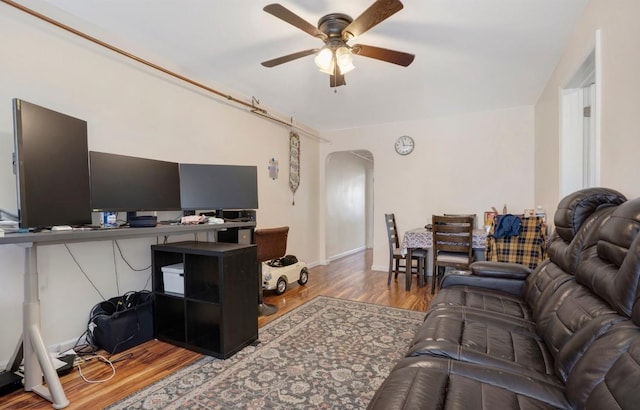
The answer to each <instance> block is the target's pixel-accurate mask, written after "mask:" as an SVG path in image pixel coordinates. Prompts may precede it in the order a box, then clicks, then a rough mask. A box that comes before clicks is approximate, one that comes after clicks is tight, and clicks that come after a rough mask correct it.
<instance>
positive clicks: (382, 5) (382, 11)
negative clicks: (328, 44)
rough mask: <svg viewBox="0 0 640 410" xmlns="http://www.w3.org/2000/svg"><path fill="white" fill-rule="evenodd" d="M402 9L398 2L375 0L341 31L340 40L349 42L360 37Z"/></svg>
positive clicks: (393, 0) (394, 0)
mask: <svg viewBox="0 0 640 410" xmlns="http://www.w3.org/2000/svg"><path fill="white" fill-rule="evenodd" d="M403 7H404V6H403V5H402V3H401V2H400V1H399V0H377V1H376V2H375V3H373V4H372V5H371V6H369V8H368V9H366V10H365V11H364V12H363V13H362V14H361V15H359V16H358V17H357V18H356V19H355V20H353V21H352V22H351V24H349V25H348V26H347V27H346V28H345V29H344V30H342V38H343V39H345V40H349V39H351V38H353V37H357V36H359V35H361V34H362V33H364V32H365V31H367V30H369V29H371V28H372V27H373V26H375V25H377V24H378V23H380V22H381V21H384V20H386V19H387V18H389V17H391V16H392V15H394V14H395V13H397V12H399V11H400V10H402V8H403Z"/></svg>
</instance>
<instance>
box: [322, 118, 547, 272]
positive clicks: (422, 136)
mask: <svg viewBox="0 0 640 410" xmlns="http://www.w3.org/2000/svg"><path fill="white" fill-rule="evenodd" d="M405 134H406V135H410V136H412V137H413V139H414V140H415V143H416V148H415V150H414V152H413V153H412V154H410V155H408V156H400V155H397V154H395V152H394V148H393V144H394V141H395V140H396V138H398V137H399V136H401V135H405ZM322 136H323V138H327V139H329V140H330V141H331V143H330V144H322V145H321V146H320V156H321V158H327V156H328V155H330V154H331V153H332V152H339V151H346V150H357V149H365V150H368V151H370V152H371V153H372V154H373V157H374V158H375V171H374V172H375V182H374V187H373V192H374V197H375V199H374V206H373V208H374V244H373V248H374V256H373V268H374V269H377V270H386V269H387V266H388V264H387V261H388V259H387V258H388V247H387V243H386V241H387V236H386V228H385V225H384V218H383V217H384V214H385V213H389V212H393V213H395V214H396V220H397V222H398V228H399V230H400V232H401V233H402V232H404V230H406V229H411V228H415V227H419V226H424V225H425V224H427V223H430V221H431V216H432V215H433V214H439V213H445V212H447V213H476V214H477V215H478V220H479V222H478V224H481V223H482V222H481V219H482V213H483V212H484V211H486V210H489V209H490V208H491V207H492V206H495V207H496V208H498V209H500V210H502V206H503V205H504V204H507V207H508V210H509V211H510V212H514V213H516V212H517V213H520V212H522V211H523V210H524V209H525V208H533V207H534V206H535V205H536V204H535V203H534V201H533V198H534V197H533V192H534V191H533V186H534V180H533V146H534V142H533V107H519V108H513V109H505V110H498V111H486V112H476V113H470V114H465V115H459V116H454V117H442V118H431V119H425V120H422V121H413V122H403V123H392V124H383V125H376V126H371V127H363V128H354V129H345V130H339V131H333V132H328V133H323V134H322ZM320 165H321V166H322V167H324V166H325V164H324V161H321V162H320ZM324 173H325V171H324V170H321V171H320V176H321V184H323V185H324V184H326V183H327V182H326V181H324V180H322V176H323V175H324ZM321 195H322V192H321ZM325 199H326V198H322V199H321V201H324V200H325ZM327 254H328V253H327Z"/></svg>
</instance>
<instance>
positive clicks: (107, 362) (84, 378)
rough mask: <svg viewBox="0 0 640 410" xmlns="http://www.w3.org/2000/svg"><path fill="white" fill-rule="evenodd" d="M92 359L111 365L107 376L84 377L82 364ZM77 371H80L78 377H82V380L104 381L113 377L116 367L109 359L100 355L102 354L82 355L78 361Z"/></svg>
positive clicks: (89, 381) (91, 381)
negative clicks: (97, 378) (93, 378)
mask: <svg viewBox="0 0 640 410" xmlns="http://www.w3.org/2000/svg"><path fill="white" fill-rule="evenodd" d="M93 359H98V360H100V361H102V362H104V363H106V364H108V365H109V366H110V367H111V375H110V376H109V377H107V378H106V379H102V380H89V379H87V378H86V377H85V375H84V374H83V373H82V364H84V363H86V362H88V361H91V360H93ZM78 373H80V377H82V380H84V381H85V382H87V383H104V382H107V381H109V380H111V379H113V377H114V376H115V375H116V368H115V366H114V365H113V362H111V361H109V359H107V358H106V357H104V356H102V355H99V354H97V355H94V356H89V357H83V358H82V362H79V363H78Z"/></svg>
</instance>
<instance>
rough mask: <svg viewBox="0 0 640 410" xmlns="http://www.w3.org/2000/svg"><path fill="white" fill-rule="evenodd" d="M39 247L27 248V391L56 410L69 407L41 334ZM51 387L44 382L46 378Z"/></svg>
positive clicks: (25, 292)
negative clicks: (36, 395) (45, 400)
mask: <svg viewBox="0 0 640 410" xmlns="http://www.w3.org/2000/svg"><path fill="white" fill-rule="evenodd" d="M37 260H38V258H37V252H36V246H35V245H33V244H27V245H26V247H25V272H24V305H23V318H22V321H23V334H22V337H23V338H24V343H23V349H24V389H25V390H26V391H33V392H34V393H36V394H38V395H39V396H42V397H43V398H45V399H47V400H49V401H50V402H51V403H53V404H52V406H53V408H54V409H62V408H65V407H67V406H68V405H69V400H67V397H66V396H65V394H64V390H63V389H62V384H61V383H60V379H59V378H58V374H57V373H56V369H55V367H54V366H53V362H52V361H51V357H50V356H49V353H48V352H47V347H46V345H45V344H44V340H42V335H41V334H40V297H39V295H38V269H37ZM43 373H44V380H45V382H46V384H47V386H48V388H47V387H45V386H44V385H43V383H42V375H43Z"/></svg>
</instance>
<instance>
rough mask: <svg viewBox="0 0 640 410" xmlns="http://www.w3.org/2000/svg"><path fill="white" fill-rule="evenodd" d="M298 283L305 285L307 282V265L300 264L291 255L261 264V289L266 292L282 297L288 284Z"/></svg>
mask: <svg viewBox="0 0 640 410" xmlns="http://www.w3.org/2000/svg"><path fill="white" fill-rule="evenodd" d="M295 281H298V283H299V284H301V285H306V284H307V282H308V281H309V270H308V269H307V264H306V263H304V262H300V261H299V260H298V258H296V257H295V256H293V255H286V256H283V257H282V258H277V259H273V260H270V261H268V262H262V287H263V289H266V290H275V292H276V294H277V295H282V294H283V293H284V292H285V291H286V290H287V287H288V286H289V284H290V283H293V282H295Z"/></svg>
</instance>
